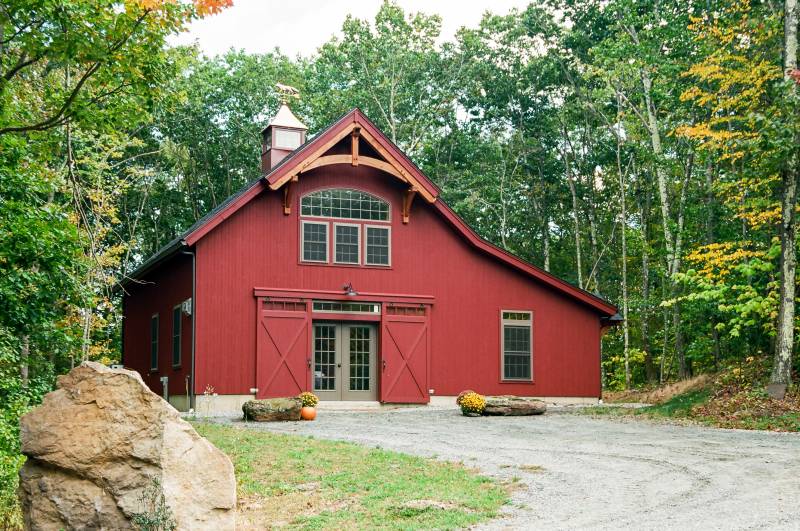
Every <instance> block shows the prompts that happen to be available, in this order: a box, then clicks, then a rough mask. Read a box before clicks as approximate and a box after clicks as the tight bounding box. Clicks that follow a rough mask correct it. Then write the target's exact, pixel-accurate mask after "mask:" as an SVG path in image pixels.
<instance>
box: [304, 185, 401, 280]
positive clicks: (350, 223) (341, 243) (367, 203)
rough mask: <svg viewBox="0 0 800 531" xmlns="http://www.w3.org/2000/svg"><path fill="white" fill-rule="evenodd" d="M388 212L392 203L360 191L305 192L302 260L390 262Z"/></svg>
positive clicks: (377, 263)
mask: <svg viewBox="0 0 800 531" xmlns="http://www.w3.org/2000/svg"><path fill="white" fill-rule="evenodd" d="M389 213H390V208H389V203H387V202H386V201H384V200H383V199H380V198H378V197H375V196H374V195H371V194H368V193H366V192H362V191H360V190H350V189H346V188H332V189H327V190H319V191H316V192H311V193H309V194H307V195H304V196H303V197H302V198H301V199H300V217H301V220H300V223H301V231H300V239H301V242H300V249H301V260H302V261H303V262H316V263H324V264H328V263H331V259H332V262H333V263H334V264H343V265H368V266H389V265H391V227H390V225H389V223H388V222H389V221H390V218H389ZM308 218H312V219H308ZM328 219H330V220H331V221H327V220H328ZM333 220H337V221H333ZM338 220H342V221H338ZM331 227H332V228H333V230H331ZM331 240H332V242H331ZM331 243H332V244H331ZM331 248H332V249H333V252H330V249H331Z"/></svg>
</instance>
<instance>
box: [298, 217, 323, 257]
mask: <svg viewBox="0 0 800 531" xmlns="http://www.w3.org/2000/svg"><path fill="white" fill-rule="evenodd" d="M307 224H310V225H325V260H308V259H306V225H307ZM330 259H331V224H330V223H328V222H327V221H306V220H302V221H301V222H300V261H301V262H308V263H312V264H328V263H330Z"/></svg>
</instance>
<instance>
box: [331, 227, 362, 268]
mask: <svg viewBox="0 0 800 531" xmlns="http://www.w3.org/2000/svg"><path fill="white" fill-rule="evenodd" d="M360 229H361V227H359V226H358V225H339V224H336V225H334V231H335V232H334V234H335V241H334V245H335V247H334V250H335V251H334V252H335V262H336V263H337V264H358V263H360V262H361V260H360V259H361V256H359V255H360V248H361V245H360V243H361V238H360V233H361V230H360Z"/></svg>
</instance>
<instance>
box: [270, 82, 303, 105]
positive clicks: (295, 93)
mask: <svg viewBox="0 0 800 531" xmlns="http://www.w3.org/2000/svg"><path fill="white" fill-rule="evenodd" d="M275 88H276V89H278V94H280V96H281V103H282V104H283V105H286V104H287V103H289V98H296V99H300V91H299V90H297V89H296V88H294V87H291V86H289V85H284V84H283V83H275Z"/></svg>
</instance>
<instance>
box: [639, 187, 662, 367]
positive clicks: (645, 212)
mask: <svg viewBox="0 0 800 531" xmlns="http://www.w3.org/2000/svg"><path fill="white" fill-rule="evenodd" d="M643 191H644V193H645V197H644V198H643V200H642V204H641V208H640V211H641V221H642V222H641V226H640V227H641V234H642V308H641V311H640V316H639V318H640V319H641V330H642V351H643V352H644V372H645V375H646V377H647V381H648V383H655V382H656V381H657V379H658V374H657V373H656V367H655V365H654V364H653V351H652V347H651V345H650V243H649V242H650V230H649V229H650V189H649V183H645V185H644V186H643Z"/></svg>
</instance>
